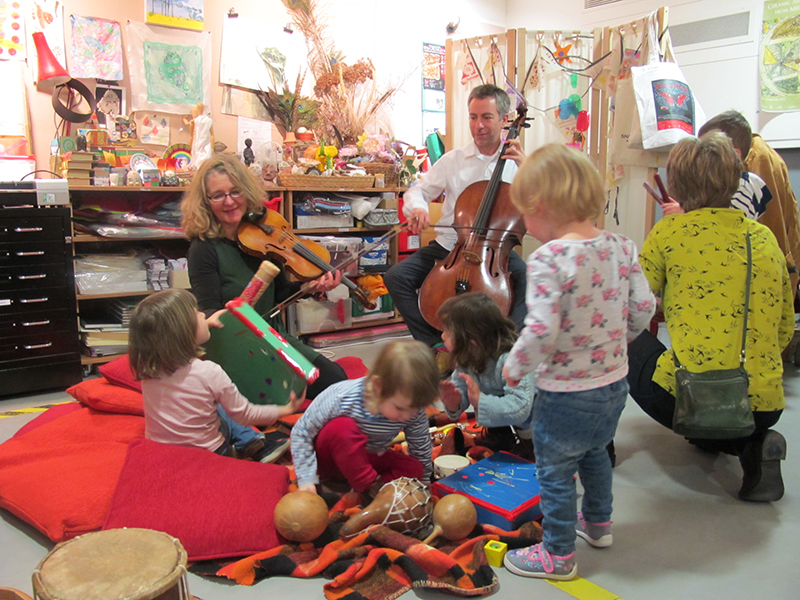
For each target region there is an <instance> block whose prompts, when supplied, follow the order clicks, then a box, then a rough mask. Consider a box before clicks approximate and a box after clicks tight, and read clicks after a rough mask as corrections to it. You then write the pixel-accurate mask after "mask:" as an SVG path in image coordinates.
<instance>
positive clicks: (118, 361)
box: [98, 354, 142, 392]
mask: <svg viewBox="0 0 800 600" xmlns="http://www.w3.org/2000/svg"><path fill="white" fill-rule="evenodd" d="M98 371H100V375H102V376H103V377H105V378H106V379H108V381H110V382H111V383H113V384H114V385H120V386H122V387H126V388H130V389H132V390H135V391H137V392H141V391H142V382H141V381H137V380H136V376H135V375H134V374H133V371H131V361H130V357H129V356H128V355H127V354H125V355H124V356H120V357H119V358H115V359H114V360H112V361H111V362H107V363H106V364H104V365H101V366H100V367H99V368H98Z"/></svg>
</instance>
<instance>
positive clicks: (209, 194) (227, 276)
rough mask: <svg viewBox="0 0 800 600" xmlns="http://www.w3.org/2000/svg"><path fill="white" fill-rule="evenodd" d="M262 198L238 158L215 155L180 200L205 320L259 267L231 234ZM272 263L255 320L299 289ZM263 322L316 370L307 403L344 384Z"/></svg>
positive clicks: (325, 281)
mask: <svg viewBox="0 0 800 600" xmlns="http://www.w3.org/2000/svg"><path fill="white" fill-rule="evenodd" d="M263 197H264V192H263V190H262V188H261V185H260V183H259V182H258V180H257V179H256V178H255V176H254V175H253V174H252V172H251V171H250V170H249V169H247V168H246V167H245V165H244V163H242V162H241V161H240V160H239V159H238V158H236V157H235V156H232V155H225V154H215V155H214V156H212V157H211V158H209V159H207V160H206V161H204V162H203V164H202V165H201V166H200V168H199V169H198V170H197V173H196V174H195V176H194V178H193V179H192V184H191V186H190V187H189V190H188V191H187V192H186V194H185V195H184V198H183V202H182V203H181V211H182V212H183V222H182V226H183V231H184V233H185V234H186V237H188V238H189V239H190V240H191V244H190V246H189V253H188V256H187V258H188V262H189V280H190V282H191V285H192V293H194V295H195V296H196V297H197V304H198V306H199V308H200V310H201V311H203V312H204V313H205V314H206V315H207V316H209V315H211V314H213V313H214V312H216V311H217V310H219V309H221V308H224V307H225V303H226V302H228V301H229V300H232V299H233V298H236V297H238V296H239V294H241V292H242V290H244V288H245V287H246V286H247V284H248V283H249V282H250V279H251V278H252V277H253V274H254V273H255V272H256V271H257V270H258V267H259V265H260V264H261V261H262V258H261V257H255V256H250V255H249V254H247V253H245V252H244V251H243V250H241V249H240V248H239V245H238V235H237V234H238V230H239V224H240V223H241V221H242V219H243V218H244V217H245V215H246V214H247V213H250V212H262V211H263V209H264V204H263V202H262V199H263ZM276 264H277V265H278V266H279V267H281V272H280V274H278V276H277V277H275V280H274V281H273V282H272V284H271V285H270V286H269V288H268V289H267V290H266V292H264V294H263V295H262V296H261V298H260V299H259V301H258V302H257V303H256V305H255V306H254V307H253V308H255V309H256V310H257V311H258V313H259V314H261V315H266V314H267V313H268V312H269V311H270V310H272V308H273V307H274V306H275V305H276V304H277V303H279V302H281V301H283V300H285V299H286V298H288V297H289V296H291V295H293V294H294V293H296V292H297V291H298V290H299V289H300V286H301V285H302V284H301V283H300V282H290V281H289V279H288V278H287V277H286V274H285V272H284V271H283V268H282V265H281V264H280V263H279V262H277V263H276ZM341 278H342V274H341V272H339V271H336V272H330V273H325V274H324V275H322V276H321V277H320V278H319V279H317V280H316V281H314V282H312V283H310V284H306V286H307V288H308V293H309V294H313V293H316V292H326V291H329V290H331V289H333V288H334V287H336V286H337V285H339V283H340V282H341ZM269 322H270V325H272V326H273V327H274V328H275V329H277V330H278V331H279V332H280V333H281V334H283V335H284V336H285V337H286V338H287V339H288V340H289V341H290V342H291V344H292V345H293V346H295V347H296V348H297V349H298V350H299V351H300V352H301V353H302V354H303V355H304V356H305V357H306V358H308V359H309V360H310V361H311V362H313V363H314V366H316V367H317V368H318V369H319V370H320V376H319V378H318V379H317V380H316V381H315V382H314V383H313V384H312V385H311V386H309V388H308V392H307V397H308V398H314V397H315V396H316V395H317V394H318V393H319V392H321V391H322V390H324V389H325V388H327V387H328V386H329V385H331V384H332V383H336V382H337V381H342V380H344V379H346V375H345V373H344V370H343V369H342V368H341V367H340V366H339V365H337V364H336V363H334V362H332V361H330V360H328V359H327V358H325V357H324V356H322V355H320V354H317V353H316V352H314V351H313V350H312V349H311V348H309V347H307V346H305V345H303V344H302V343H301V342H300V341H299V340H296V339H294V338H292V337H291V336H288V335H286V330H285V328H284V327H283V323H282V322H281V319H280V317H278V318H275V319H271V320H269Z"/></svg>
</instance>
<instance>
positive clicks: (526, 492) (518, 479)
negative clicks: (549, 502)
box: [431, 452, 542, 531]
mask: <svg viewBox="0 0 800 600" xmlns="http://www.w3.org/2000/svg"><path fill="white" fill-rule="evenodd" d="M431 491H432V492H433V495H434V496H436V497H438V498H441V497H442V496H445V495H447V494H461V495H463V496H466V497H467V498H469V499H470V500H472V503H473V504H474V505H475V509H476V510H477V512H478V523H486V524H489V525H496V526H497V527H502V528H503V529H505V530H507V531H512V530H514V529H517V528H519V526H520V525H522V524H523V523H527V522H528V521H533V520H535V519H538V518H539V517H540V516H541V515H542V511H541V510H540V509H539V500H540V498H539V480H538V479H537V477H536V465H535V464H534V463H530V462H528V461H526V460H523V459H522V458H519V457H517V456H514V455H513V454H509V453H507V452H498V453H496V454H493V455H491V456H487V457H486V458H484V459H483V460H479V461H478V462H476V463H475V464H472V465H470V466H468V467H466V468H464V469H461V470H460V471H457V472H456V473H453V474H452V475H450V476H448V477H445V478H444V479H440V480H439V481H436V482H434V484H433V486H432V488H431Z"/></svg>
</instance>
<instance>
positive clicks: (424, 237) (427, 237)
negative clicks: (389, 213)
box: [397, 198, 443, 252]
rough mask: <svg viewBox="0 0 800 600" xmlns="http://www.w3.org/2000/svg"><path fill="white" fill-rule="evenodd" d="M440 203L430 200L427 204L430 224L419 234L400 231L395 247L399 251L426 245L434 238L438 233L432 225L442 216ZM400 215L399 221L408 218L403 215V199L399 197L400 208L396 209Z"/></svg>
mask: <svg viewBox="0 0 800 600" xmlns="http://www.w3.org/2000/svg"><path fill="white" fill-rule="evenodd" d="M442 206H443V205H442V203H441V202H431V203H430V204H428V212H429V213H430V215H431V226H430V227H428V228H427V229H425V231H423V232H422V233H421V234H420V235H409V234H408V232H407V231H402V232H401V233H400V234H399V235H398V236H397V248H398V251H399V252H413V251H414V250H418V249H419V248H422V247H423V246H427V245H428V244H430V243H431V242H432V241H433V240H435V239H436V236H437V235H438V233H437V232H436V230H435V229H434V228H433V226H434V225H435V224H436V223H438V222H439V219H441V218H442ZM398 213H399V215H400V222H401V223H404V222H406V221H407V220H408V219H407V218H406V217H405V216H404V215H403V200H402V198H401V199H400V208H399V211H398Z"/></svg>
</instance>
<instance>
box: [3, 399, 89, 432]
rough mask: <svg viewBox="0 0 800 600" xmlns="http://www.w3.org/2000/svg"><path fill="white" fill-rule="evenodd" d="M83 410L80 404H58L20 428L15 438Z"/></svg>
mask: <svg viewBox="0 0 800 600" xmlns="http://www.w3.org/2000/svg"><path fill="white" fill-rule="evenodd" d="M82 408H83V406H82V405H81V403H80V402H64V403H63V404H56V405H55V406H53V407H51V408H48V409H47V410H46V411H44V412H43V413H42V414H40V415H39V416H38V417H36V418H35V419H33V420H32V421H29V422H28V423H26V424H25V425H23V426H22V427H20V428H19V430H18V431H17V433H15V434H14V437H17V436H18V435H25V434H26V433H28V432H29V431H32V430H34V429H36V428H37V427H41V426H42V425H44V424H45V423H49V422H50V421H52V420H54V419H57V418H58V417H60V416H62V415H66V414H67V413H71V412H73V411H76V410H80V409H82Z"/></svg>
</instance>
